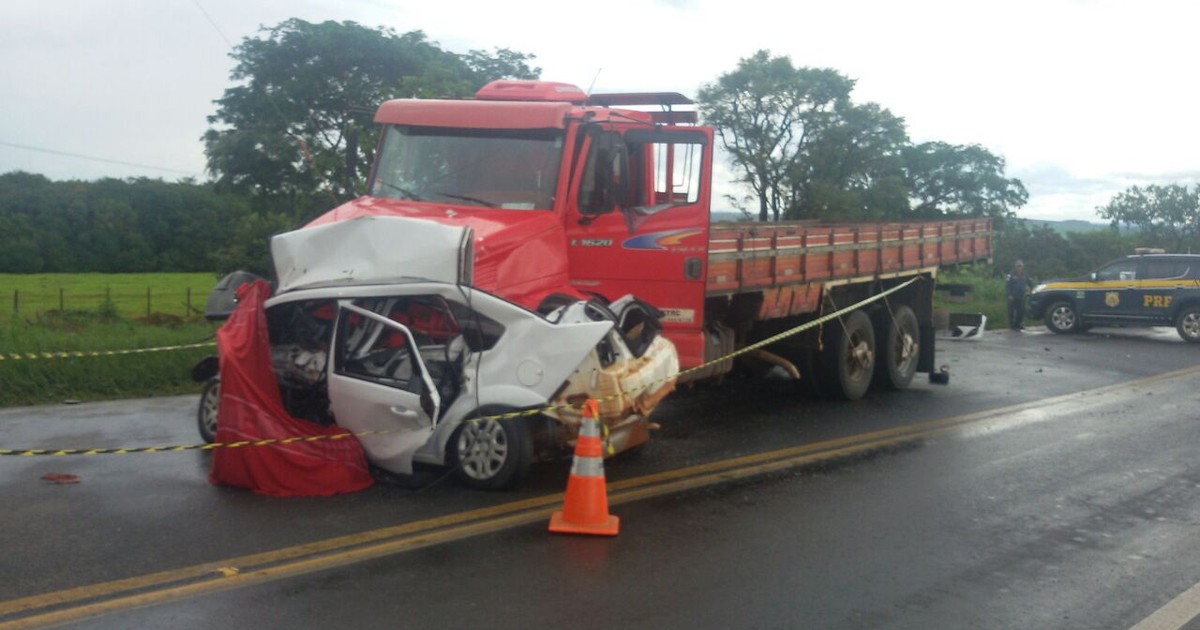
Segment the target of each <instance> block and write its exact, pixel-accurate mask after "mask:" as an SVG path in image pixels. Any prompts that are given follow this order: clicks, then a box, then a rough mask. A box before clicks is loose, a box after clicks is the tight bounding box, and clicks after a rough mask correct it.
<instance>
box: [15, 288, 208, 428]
mask: <svg viewBox="0 0 1200 630" xmlns="http://www.w3.org/2000/svg"><path fill="white" fill-rule="evenodd" d="M216 280H217V279H216V277H215V276H213V275H212V274H112V275H110V274H37V275H11V274H0V292H2V293H3V294H4V295H5V296H6V297H7V299H8V300H9V302H8V303H7V304H2V306H4V307H5V308H0V313H2V315H0V383H2V384H3V386H2V387H0V406H12V405H29V404H41V403H56V402H62V401H64V400H101V399H114V398H131V397H142V396H156V395H168V394H179V393H189V392H198V391H199V387H200V386H199V385H198V384H197V383H194V382H192V380H191V378H190V370H191V367H192V365H193V364H194V363H195V362H196V361H198V360H199V359H200V358H202V357H203V356H205V355H207V354H214V353H215V352H216V348H215V347H202V348H191V349H179V350H167V351H161V352H151V353H139V354H128V355H102V356H83V357H66V358H42V357H41V356H40V355H42V354H43V353H55V352H88V353H90V352H104V351H120V350H136V349H146V348H161V347H170V346H178V345H188V344H195V343H205V342H209V341H211V340H212V338H213V335H214V333H215V332H216V325H214V324H212V323H209V322H207V321H205V320H204V319H203V318H202V317H200V316H199V315H198V314H196V313H197V312H198V311H202V310H203V308H204V301H205V299H206V298H207V296H208V292H209V291H210V290H211V289H212V287H213V285H215V284H216ZM189 288H190V289H191V306H192V309H191V310H190V311H189V309H188V289H189ZM147 289H149V291H150V300H151V301H150V313H151V316H150V317H147V315H146V313H147V308H146V292H147ZM60 290H61V292H62V293H61V296H62V306H63V308H62V309H60V308H59V306H60V303H59V299H60V293H59V292H60ZM14 293H15V294H16V296H17V297H16V300H17V310H16V312H14V311H13V308H12V307H13V302H12V301H11V300H13V299H14V298H13V295H14ZM189 312H191V313H192V315H190V316H189V315H188V313H189ZM30 355H38V356H39V358H30Z"/></svg>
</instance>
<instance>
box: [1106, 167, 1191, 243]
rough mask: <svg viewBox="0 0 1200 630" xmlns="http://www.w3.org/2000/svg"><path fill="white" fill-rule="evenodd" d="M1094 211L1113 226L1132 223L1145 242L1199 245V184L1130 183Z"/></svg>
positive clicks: (1130, 224)
mask: <svg viewBox="0 0 1200 630" xmlns="http://www.w3.org/2000/svg"><path fill="white" fill-rule="evenodd" d="M1096 212H1097V213H1098V214H1099V215H1100V216H1101V218H1104V219H1108V220H1109V221H1111V222H1112V225H1113V227H1114V228H1116V227H1119V225H1120V224H1122V223H1124V224H1125V225H1126V226H1136V227H1137V228H1138V229H1139V230H1140V232H1141V234H1140V239H1139V240H1141V241H1143V242H1144V243H1145V244H1147V245H1157V246H1159V247H1167V248H1170V249H1171V250H1172V251H1176V252H1182V251H1188V250H1189V248H1192V247H1195V246H1197V245H1200V242H1197V241H1198V237H1200V184H1197V185H1196V186H1195V188H1193V189H1188V187H1187V186H1180V185H1179V184H1170V185H1167V186H1161V185H1158V184H1151V185H1149V186H1146V187H1145V188H1139V187H1137V186H1133V187H1131V188H1129V189H1127V190H1126V191H1125V192H1122V193H1119V194H1118V195H1116V196H1115V197H1113V198H1112V200H1111V201H1109V202H1108V204H1107V205H1104V206H1101V207H1099V208H1096Z"/></svg>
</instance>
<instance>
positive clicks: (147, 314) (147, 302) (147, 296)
mask: <svg viewBox="0 0 1200 630" xmlns="http://www.w3.org/2000/svg"><path fill="white" fill-rule="evenodd" d="M146 318H147V319H149V318H150V287H146Z"/></svg>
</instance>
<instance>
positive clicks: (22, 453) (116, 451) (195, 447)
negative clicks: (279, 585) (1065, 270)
mask: <svg viewBox="0 0 1200 630" xmlns="http://www.w3.org/2000/svg"><path fill="white" fill-rule="evenodd" d="M919 279H920V277H917V278H912V279H911V280H909V281H908V282H905V283H904V284H899V285H896V286H894V287H892V288H890V289H888V290H886V291H883V292H882V293H879V294H877V295H873V296H871V297H869V298H867V299H865V300H862V301H861V302H858V303H855V304H851V305H850V306H847V307H845V308H842V309H839V310H836V311H833V312H831V313H828V314H826V315H822V316H821V317H818V318H817V319H814V320H812V321H809V322H805V323H803V324H800V325H799V326H795V327H793V328H789V329H788V330H785V331H783V332H781V333H779V334H777V335H774V336H772V337H768V338H766V339H763V340H762V341H759V342H757V343H754V344H751V345H749V346H746V347H744V348H742V349H740V350H737V351H735V352H731V353H729V354H727V355H725V356H722V357H719V358H716V359H713V360H711V361H707V362H705V363H702V364H700V365H697V366H696V367H692V368H688V369H686V370H683V371H681V372H678V373H676V374H674V375H672V376H669V377H667V378H665V379H660V380H658V381H653V382H650V383H645V384H643V385H642V386H641V387H638V388H637V389H635V390H633V391H632V392H622V393H620V394H613V395H610V396H606V397H604V398H596V399H594V400H596V401H597V402H598V403H603V402H606V401H609V400H615V399H617V398H619V397H621V396H628V395H630V394H632V393H636V392H638V391H641V390H643V389H649V388H651V387H654V386H657V385H661V384H663V383H666V382H667V381H670V380H671V379H677V378H679V377H681V376H686V375H688V374H691V373H693V372H699V371H701V370H704V369H706V368H709V367H712V366H713V365H716V364H718V363H721V362H723V361H729V360H731V359H735V358H737V357H739V356H741V355H743V354H746V353H747V352H752V351H754V350H757V349H759V348H762V347H764V346H769V345H771V344H773V343H775V342H777V341H780V340H783V339H786V338H788V337H791V336H793V335H797V334H800V333H802V332H804V331H806V330H809V329H811V328H815V327H816V326H820V325H821V324H824V323H825V322H827V321H829V320H831V319H835V318H838V317H841V316H842V315H845V314H847V313H850V312H852V311H854V310H855V309H858V308H859V307H861V306H864V305H866V304H870V303H872V302H875V301H878V300H882V299H883V298H885V297H887V296H888V295H891V294H892V293H895V292H896V291H899V290H901V289H903V288H905V287H907V286H908V285H910V284H912V283H914V282H916V281H917V280H919ZM202 345H206V344H192V345H191V346H178V347H200V346H202ZM207 345H211V344H207ZM153 350H155V349H151V350H143V351H142V352H146V351H153ZM124 352H125V353H127V354H131V353H134V352H138V351H124ZM579 408H580V407H579V406H578V405H572V404H569V403H568V404H562V405H551V406H548V407H538V408H535V409H524V410H520V411H510V412H507V413H501V414H495V415H489V416H479V417H476V418H470V419H467V420H463V422H487V421H491V420H510V419H514V418H525V417H530V416H536V415H538V414H541V413H546V412H551V411H562V410H566V409H579ZM602 426H603V424H602ZM412 430H415V429H397V430H386V429H385V430H379V431H362V432H359V433H349V432H347V433H335V434H333V435H310V436H305V437H289V438H272V439H265V440H253V441H243V442H227V443H222V442H214V443H212V444H185V445H178V446H140V447H131V448H89V449H78V448H66V449H0V457H3V456H16V457H34V456H43V455H51V456H60V455H126V454H131V453H177V452H180V451H211V450H215V449H219V448H245V447H262V446H286V445H288V444H295V443H297V442H322V441H325V440H343V439H346V438H351V437H354V438H358V437H363V436H368V435H387V434H390V433H404V432H407V431H412Z"/></svg>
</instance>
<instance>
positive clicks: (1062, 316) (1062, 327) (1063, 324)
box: [1046, 302, 1079, 335]
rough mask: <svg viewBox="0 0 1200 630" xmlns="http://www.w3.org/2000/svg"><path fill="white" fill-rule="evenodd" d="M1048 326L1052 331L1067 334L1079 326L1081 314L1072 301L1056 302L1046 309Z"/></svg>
mask: <svg viewBox="0 0 1200 630" xmlns="http://www.w3.org/2000/svg"><path fill="white" fill-rule="evenodd" d="M1046 328H1049V329H1050V332H1053V333H1056V334H1059V335H1065V334H1067V333H1073V332H1075V331H1076V330H1077V329H1078V328H1079V315H1078V314H1077V313H1076V312H1075V305H1074V304H1071V303H1070V302H1055V303H1053V304H1051V305H1050V308H1048V309H1046Z"/></svg>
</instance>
